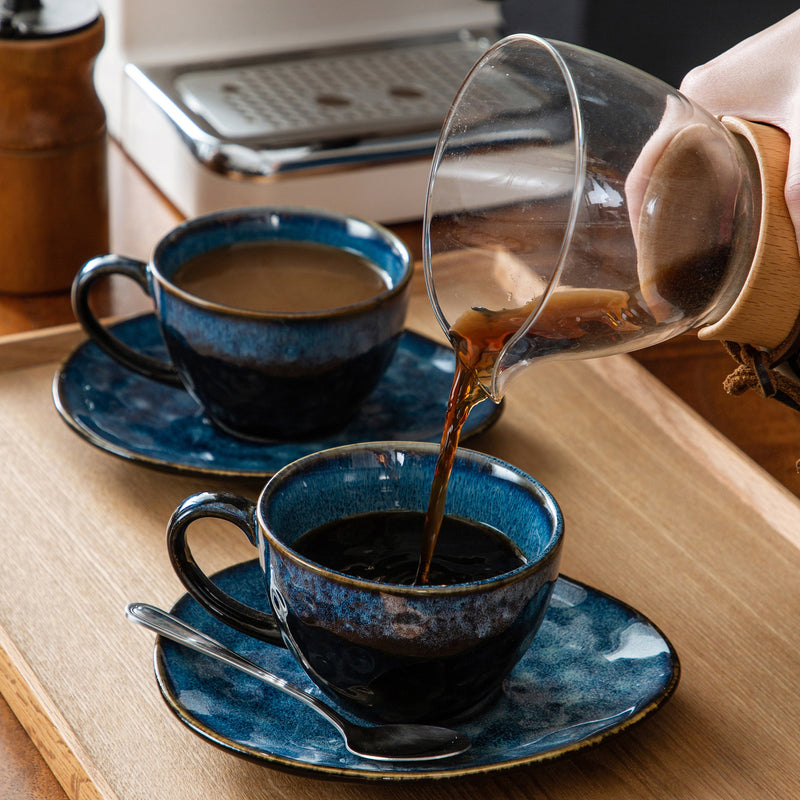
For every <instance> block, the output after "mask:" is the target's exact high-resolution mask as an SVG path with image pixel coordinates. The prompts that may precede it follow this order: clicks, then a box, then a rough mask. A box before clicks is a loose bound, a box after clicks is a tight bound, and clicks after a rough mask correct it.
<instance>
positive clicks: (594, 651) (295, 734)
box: [154, 561, 680, 780]
mask: <svg viewBox="0 0 800 800" xmlns="http://www.w3.org/2000/svg"><path fill="white" fill-rule="evenodd" d="M214 580H215V582H216V583H217V584H218V585H219V586H220V587H221V588H223V589H224V590H225V591H227V592H229V593H231V594H233V595H235V596H236V597H237V598H239V599H241V600H242V601H243V602H245V603H247V604H248V605H251V606H253V607H256V608H260V609H262V610H265V611H266V610H268V605H267V604H268V601H267V598H266V593H265V592H264V588H263V581H262V573H261V569H260V567H259V565H258V562H257V561H248V562H245V563H242V564H238V565H236V566H234V567H229V568H228V569H225V570H223V571H221V572H219V573H217V575H216V576H215V577H214ZM173 613H174V614H176V615H177V616H178V617H180V618H181V619H183V620H185V621H186V622H188V623H189V624H190V625H194V626H195V627H197V628H199V629H201V630H203V631H205V632H206V633H208V634H209V635H210V636H213V637H214V638H216V639H219V640H220V641H221V642H223V643H224V644H227V645H228V646H229V647H231V648H233V649H234V650H237V651H238V652H240V653H242V654H243V655H245V656H246V657H247V658H250V659H251V660H253V661H256V662H257V663H259V664H261V665H262V666H264V667H265V668H266V669H269V670H271V671H273V672H276V673H278V674H279V675H281V676H282V677H285V678H286V679H287V680H290V681H292V682H293V683H295V684H297V685H298V686H301V687H303V688H308V689H310V690H312V691H313V692H314V693H315V694H318V695H320V692H319V690H317V689H316V687H314V686H313V684H312V683H311V682H310V681H309V680H308V678H306V676H305V673H304V672H303V671H302V670H301V668H300V667H299V666H298V665H297V664H296V662H295V661H294V659H293V658H292V656H291V655H290V654H289V653H288V652H287V651H286V650H283V649H282V648H278V647H273V646H270V645H265V644H264V643H263V642H259V641H257V640H256V639H253V638H251V637H249V636H246V635H245V634H242V633H238V632H237V631H235V630H233V629H232V628H230V627H228V626H227V625H225V624H224V623H222V622H219V621H218V620H216V619H214V618H213V617H211V616H210V615H209V614H208V613H207V612H206V611H205V610H204V609H203V608H202V607H201V606H200V605H199V604H198V603H197V602H195V601H194V600H193V599H191V598H190V597H189V596H188V595H184V597H182V598H181V600H180V601H179V602H178V603H177V604H176V605H175V607H174V608H173ZM154 660H155V671H156V678H157V680H158V685H159V688H160V689H161V693H162V695H163V697H164V699H165V700H166V702H167V705H168V706H169V707H170V709H171V710H172V711H173V712H174V713H175V714H176V715H177V716H178V718H179V719H180V720H181V721H182V722H183V723H184V724H186V725H187V726H188V727H189V728H190V729H191V730H193V731H194V732H195V733H197V734H198V735H199V736H201V737H202V738H204V739H206V740H208V741H210V742H212V743H214V744H216V745H218V746H220V747H221V748H223V749H224V750H227V751H229V752H231V753H234V754H236V755H239V756H243V757H245V758H249V759H252V760H255V761H256V762H260V763H263V764H265V765H268V766H271V767H276V768H279V769H287V770H292V771H300V772H303V773H306V774H309V775H317V776H318V777H325V776H327V777H337V778H349V779H361V780H363V779H387V778H390V779H397V780H408V779H418V778H445V777H458V776H463V775H470V774H478V773H485V772H491V771H494V770H498V769H505V768H509V767H513V766H518V765H522V764H530V763H535V762H537V761H544V760H546V759H550V758H554V757H556V756H559V755H562V754H564V753H568V752H570V751H574V750H577V749H579V748H582V747H586V746H588V745H591V744H596V743H597V742H599V741H600V740H601V739H603V738H605V737H606V736H608V735H610V734H612V733H616V732H618V731H621V730H622V729H623V728H627V727H629V726H630V725H632V724H634V723H635V722H638V721H640V720H642V719H643V718H644V717H646V716H648V715H649V714H652V713H653V712H654V711H656V710H657V709H658V708H660V707H661V705H662V704H663V703H664V702H665V701H666V700H667V699H668V698H669V697H670V696H671V695H672V693H673V692H674V691H675V688H676V686H677V684H678V678H679V674H680V666H679V662H678V657H677V655H676V653H675V651H674V649H673V648H672V645H671V644H670V643H669V641H667V639H666V638H665V637H664V635H663V634H662V633H661V632H660V631H659V630H658V629H657V628H656V627H655V626H654V625H653V624H652V623H651V622H650V621H649V620H647V619H646V618H645V617H643V616H642V615H641V614H640V613H638V612H637V611H635V610H633V609H632V608H630V607H629V606H627V605H625V604H623V603H621V602H620V601H618V600H615V599H614V598H612V597H609V596H608V595H606V594H604V593H602V592H599V591H597V590H596V589H592V588H591V587H589V586H586V585H584V584H581V583H577V582H575V581H572V580H569V579H567V578H564V577H563V576H562V577H560V578H559V579H558V581H557V582H556V587H555V590H554V592H553V598H552V601H551V604H550V607H549V609H548V611H547V615H546V616H545V619H544V622H543V623H542V627H541V628H540V630H539V633H538V634H537V637H536V640H535V642H534V644H533V646H532V647H531V649H530V650H529V652H528V653H527V655H525V656H524V658H523V659H522V661H521V662H520V663H519V664H518V665H517V667H516V669H515V670H514V672H513V673H512V674H511V676H510V677H509V679H508V680H507V681H506V683H505V687H504V691H503V694H502V696H501V697H500V699H499V700H498V702H497V703H496V704H495V705H494V706H493V707H492V708H491V709H489V710H488V711H486V712H484V713H483V714H481V715H479V716H477V717H474V718H473V719H471V720H469V721H468V722H466V723H464V724H463V725H460V726H458V727H459V728H460V730H462V731H463V732H464V733H466V734H467V735H468V736H469V737H470V739H471V740H472V747H471V748H470V750H468V751H467V752H466V753H464V754H462V755H460V756H456V757H454V758H450V759H445V760H442V761H428V762H419V763H417V764H414V763H396V764H392V763H390V762H376V761H367V760H365V759H360V758H358V757H357V756H354V755H352V754H350V753H349V752H348V751H347V750H346V749H345V747H344V745H343V744H342V740H341V738H340V736H339V734H338V733H337V732H336V731H335V730H334V729H333V728H332V727H331V726H330V725H329V724H328V723H326V722H325V721H324V720H323V719H322V718H321V717H319V716H318V715H317V714H315V713H314V712H313V711H311V710H310V709H308V708H306V707H305V706H303V705H302V704H300V703H298V702H297V701H296V700H293V699H292V698H290V697H287V696H286V695H284V694H281V693H279V692H276V691H275V690H274V689H271V688H270V687H268V686H266V685H265V684H263V683H261V682H259V681H257V680H255V679H254V678H251V677H249V676H247V675H244V674H243V673H241V672H238V671H236V670H233V669H232V668H230V667H228V666H225V665H223V664H220V663H218V662H216V661H212V660H211V659H209V658H208V657H206V656H203V655H199V654H197V653H195V652H193V651H191V650H187V649H186V648H184V647H181V646H180V645H177V644H174V643H173V642H170V641H166V640H163V639H160V638H159V639H158V640H157V643H156V648H155V656H154ZM320 696H321V695H320ZM328 702H330V701H328Z"/></svg>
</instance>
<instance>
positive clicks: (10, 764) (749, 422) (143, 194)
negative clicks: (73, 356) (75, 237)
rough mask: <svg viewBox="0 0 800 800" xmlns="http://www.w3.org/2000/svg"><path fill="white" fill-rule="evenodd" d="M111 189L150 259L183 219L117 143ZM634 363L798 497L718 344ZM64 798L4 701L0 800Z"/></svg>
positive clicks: (116, 290)
mask: <svg viewBox="0 0 800 800" xmlns="http://www.w3.org/2000/svg"><path fill="white" fill-rule="evenodd" d="M110 186H111V242H112V250H114V251H115V252H119V253H124V254H126V255H131V256H134V257H139V258H147V257H148V256H149V254H150V252H151V250H152V247H153V244H154V243H155V242H156V241H157V240H158V238H159V237H160V236H161V235H162V234H163V233H165V232H166V231H167V230H169V229H170V228H171V227H172V226H173V225H174V224H175V223H176V222H178V221H179V220H180V215H179V214H178V212H177V211H176V210H175V209H174V208H173V207H172V206H171V205H170V204H169V203H168V202H166V201H165V200H164V198H163V197H162V196H161V195H160V194H159V193H158V192H157V190H156V189H155V188H154V187H153V186H152V185H151V184H150V183H149V181H148V180H147V179H146V177H145V176H143V175H142V174H141V173H140V172H139V170H138V169H137V168H136V167H135V166H134V165H133V164H132V163H131V162H130V161H129V160H128V159H127V158H126V157H125V156H124V154H123V153H122V152H121V151H120V150H119V149H118V148H117V147H116V146H114V145H113V144H112V145H111V146H110ZM396 230H397V232H398V233H399V235H400V236H401V237H402V238H404V239H405V240H406V241H407V243H408V245H409V246H410V248H411V249H412V251H413V252H414V253H415V255H417V256H419V251H420V245H419V235H420V234H419V230H420V228H419V225H418V224H408V225H402V226H396ZM98 305H99V309H100V311H101V312H102V313H104V314H109V315H115V314H121V313H128V312H130V311H135V310H138V309H142V308H146V307H147V301H146V300H145V299H144V298H143V297H142V296H141V295H140V294H139V292H138V290H136V289H134V288H132V287H131V286H130V285H128V284H125V283H124V282H119V283H113V284H111V285H110V286H109V287H108V288H107V290H106V291H105V292H104V293H103V296H102V297H101V298H100V299H99V302H98ZM73 321H74V318H73V316H72V312H71V310H70V306H69V299H68V296H67V295H66V293H63V294H57V295H51V296H46V297H36V298H12V297H0V336H6V337H7V336H11V337H13V336H14V335H20V334H24V332H25V331H31V330H36V329H42V328H46V327H50V326H57V325H63V324H68V323H71V322H73ZM635 358H636V359H637V360H638V361H639V362H640V363H641V364H643V365H644V366H645V367H646V368H647V369H648V370H650V371H651V372H652V373H653V374H654V375H655V376H656V377H657V378H658V379H659V380H661V381H662V382H663V383H664V384H665V385H666V386H667V387H669V388H670V389H671V390H673V391H674V392H675V393H676V394H677V395H679V397H680V398H682V399H683V400H684V401H685V402H686V403H687V404H688V405H689V406H690V407H692V408H693V409H695V410H696V411H697V412H698V413H699V414H700V415H701V416H702V417H703V418H705V420H707V421H708V422H709V423H710V424H711V425H712V426H713V427H715V428H716V429H718V430H719V431H720V432H721V433H722V434H724V436H726V437H727V438H728V439H729V440H730V441H731V442H733V443H734V444H735V445H736V446H737V447H739V448H740V449H741V450H743V451H744V452H745V453H746V454H747V455H749V456H750V457H751V458H752V459H753V460H754V461H755V462H756V463H757V464H759V465H760V466H761V467H762V468H763V469H764V470H766V472H768V473H769V474H770V475H771V476H772V477H773V478H774V479H775V481H777V482H779V483H781V484H783V486H785V487H786V488H787V489H788V490H789V491H790V492H792V493H794V494H795V495H797V496H800V477H798V474H797V470H796V467H795V461H796V460H797V459H798V458H800V414H798V413H796V412H794V411H791V410H790V409H788V408H785V407H783V406H781V405H780V404H778V403H776V402H774V401H767V400H764V399H762V398H759V397H757V396H755V395H754V394H750V395H745V396H743V397H740V398H731V397H728V396H726V395H725V394H724V392H723V391H722V388H721V383H722V380H723V379H724V377H725V375H726V374H727V373H728V372H729V371H730V370H731V369H732V362H731V361H730V360H729V358H728V356H727V355H726V354H725V353H724V352H722V350H721V348H720V347H719V345H716V344H713V343H702V342H699V341H698V340H697V339H696V338H695V337H693V336H684V337H681V338H679V339H677V340H675V341H673V342H668V343H666V344H663V345H660V346H658V347H654V348H651V349H649V350H647V351H644V352H642V353H639V354H637V355H636V356H635ZM721 468H722V469H724V466H723V467H721ZM66 796H67V795H66V794H65V793H64V791H63V789H62V788H61V787H60V785H59V784H58V782H57V781H56V780H55V778H54V777H53V774H52V773H51V772H50V770H49V769H48V767H47V766H46V764H45V762H44V760H43V759H42V757H41V755H40V754H39V752H38V751H37V749H36V748H35V747H34V745H33V744H32V742H31V740H30V739H29V738H28V736H27V735H26V734H25V732H24V730H23V729H22V728H21V726H20V725H19V723H18V722H17V720H16V718H15V716H14V714H13V713H12V712H11V710H10V709H9V707H8V706H7V705H6V704H5V702H3V701H2V698H0V797H2V798H4V800H23V798H24V800H63V799H64V798H65V797H66ZM665 796H667V795H665Z"/></svg>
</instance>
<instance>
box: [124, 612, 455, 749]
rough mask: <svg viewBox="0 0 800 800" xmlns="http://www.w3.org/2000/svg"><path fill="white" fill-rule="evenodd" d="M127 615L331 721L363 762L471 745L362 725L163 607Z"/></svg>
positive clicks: (427, 731) (450, 734)
mask: <svg viewBox="0 0 800 800" xmlns="http://www.w3.org/2000/svg"><path fill="white" fill-rule="evenodd" d="M125 613H126V616H127V617H128V619H130V620H132V621H133V622H136V623H138V624H139V625H142V626H143V627H145V628H149V629H150V630H152V631H155V632H156V633H158V634H160V635H161V636H164V637H165V638H167V639H171V640H172V641H174V642H178V644H182V645H184V646H185V647H189V648H191V649H192V650H196V651H197V652H199V653H203V654H204V655H207V656H209V657H210V658H215V659H217V660H218V661H222V662H223V663H225V664H228V665H229V666H231V667H235V668H236V669H239V670H241V671H242V672H245V673H247V674H248V675H250V676H252V677H254V678H257V679H258V680H261V681H264V683H267V684H269V685H270V686H272V687H273V688H275V689H278V690H279V691H281V692H284V693H285V694H288V695H289V696H290V697H294V698H295V699H296V700H299V701H300V702H301V703H305V704H306V705H307V706H308V707H309V708H312V709H313V710H314V711H316V712H317V713H318V714H319V715H320V716H322V717H324V718H325V719H326V720H328V722H330V723H331V725H333V726H334V727H335V728H336V729H337V730H338V731H339V733H340V734H341V735H342V738H343V739H344V744H345V747H347V749H348V750H349V751H350V752H351V753H353V754H354V755H357V756H360V757H361V758H368V759H372V760H375V761H434V760H438V759H442V758H449V757H451V756H456V755H459V754H460V753H463V752H465V751H466V750H468V749H469V747H470V745H471V743H470V740H469V738H468V737H467V736H465V735H464V734H463V733H459V732H458V731H454V730H451V729H449V728H442V727H439V726H436V725H417V724H402V725H375V726H368V725H357V724H356V723H354V722H351V721H350V720H348V719H345V718H344V717H343V716H342V715H341V714H339V713H338V712H337V711H335V710H334V709H332V708H331V707H330V706H328V705H327V704H325V703H323V702H322V701H321V700H319V699H318V698H317V697H315V696H314V695H312V694H310V693H309V692H307V691H305V690H304V689H301V688H299V687H298V686H295V685H294V684H291V683H289V682H288V681H286V680H284V679H283V678H281V677H279V676H278V675H275V674H274V673H272V672H268V671H267V670H265V669H263V668H262V667H259V666H258V665H257V664H254V663H253V662H252V661H250V660H249V659H246V658H245V657H244V656H241V655H239V654H238V653H235V652H234V651H233V650H230V649H229V648H227V647H225V645H223V644H221V643H220V642H218V641H216V640H215V639H212V638H211V637H210V636H206V634H204V633H202V632H201V631H199V630H197V629H196V628H193V627H192V626H190V625H187V624H186V623H185V622H183V621H182V620H180V619H178V618H177V617H176V616H173V615H172V614H169V613H167V612H166V611H163V610H162V609H160V608H156V607H155V606H151V605H148V604H147V603H130V604H129V605H128V606H127V608H126V610H125Z"/></svg>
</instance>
